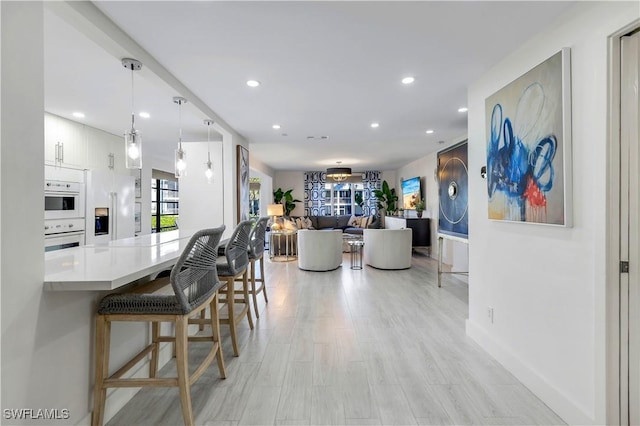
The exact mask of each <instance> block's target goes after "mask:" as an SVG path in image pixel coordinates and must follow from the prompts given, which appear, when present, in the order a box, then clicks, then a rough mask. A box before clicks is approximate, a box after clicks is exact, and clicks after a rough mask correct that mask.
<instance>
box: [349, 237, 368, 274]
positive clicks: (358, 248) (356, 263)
mask: <svg viewBox="0 0 640 426" xmlns="http://www.w3.org/2000/svg"><path fill="white" fill-rule="evenodd" d="M348 244H349V248H350V250H349V252H350V254H351V269H362V247H363V246H364V241H362V240H351V241H349V242H348Z"/></svg>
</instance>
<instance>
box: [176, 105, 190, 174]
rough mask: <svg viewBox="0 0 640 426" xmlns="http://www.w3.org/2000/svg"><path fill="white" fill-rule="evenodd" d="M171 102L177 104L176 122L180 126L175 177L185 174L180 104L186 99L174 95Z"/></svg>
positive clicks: (185, 164) (185, 162)
mask: <svg viewBox="0 0 640 426" xmlns="http://www.w3.org/2000/svg"><path fill="white" fill-rule="evenodd" d="M173 102H174V103H176V104H178V123H179V126H180V137H179V139H178V149H176V163H175V164H176V177H177V178H179V177H182V176H186V175H187V159H186V157H187V153H186V152H184V150H183V149H182V104H186V103H187V100H186V99H185V98H183V97H181V96H174V97H173Z"/></svg>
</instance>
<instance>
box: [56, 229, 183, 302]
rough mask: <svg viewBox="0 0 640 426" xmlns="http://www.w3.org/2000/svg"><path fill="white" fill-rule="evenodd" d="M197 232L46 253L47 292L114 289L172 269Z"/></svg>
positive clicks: (152, 235) (135, 238)
mask: <svg viewBox="0 0 640 426" xmlns="http://www.w3.org/2000/svg"><path fill="white" fill-rule="evenodd" d="M194 233H195V231H193V230H178V231H169V232H162V233H159V234H151V235H141V236H139V237H133V238H125V239H122V240H115V241H110V242H109V243H105V244H94V245H89V246H83V247H75V248H70V249H65V250H57V251H51V252H47V253H45V254H44V255H45V258H44V260H45V276H44V289H45V290H48V291H101V290H114V289H116V288H118V287H121V286H123V285H126V284H129V283H131V282H132V281H135V280H137V279H139V278H143V277H145V276H148V275H151V274H153V273H156V272H160V271H163V270H165V269H170V268H171V267H172V266H173V265H174V264H175V262H176V260H177V259H178V257H179V256H180V254H181V253H182V251H183V250H184V247H185V245H186V244H187V242H188V241H189V238H190V237H191V236H192V235H193V234H194Z"/></svg>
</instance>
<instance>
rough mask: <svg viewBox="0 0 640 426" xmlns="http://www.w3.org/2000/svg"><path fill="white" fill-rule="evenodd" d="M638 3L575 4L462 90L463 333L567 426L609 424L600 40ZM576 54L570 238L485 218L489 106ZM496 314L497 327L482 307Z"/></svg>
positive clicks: (633, 15)
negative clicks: (465, 139) (465, 198)
mask: <svg viewBox="0 0 640 426" xmlns="http://www.w3.org/2000/svg"><path fill="white" fill-rule="evenodd" d="M638 16H639V8H638V3H637V2H627V3H621V2H604V3H590V2H587V3H581V4H579V5H576V6H575V7H574V8H573V9H572V10H570V11H569V13H567V14H565V15H564V16H562V17H559V18H560V19H559V20H558V21H556V24H555V25H554V26H551V27H550V29H549V30H547V31H545V32H544V33H543V34H541V35H540V36H538V37H536V38H534V39H532V40H531V41H530V42H528V43H526V44H525V45H523V46H522V47H521V48H520V49H518V50H517V51H516V52H514V53H513V54H512V55H510V56H509V57H507V58H506V59H504V60H503V61H502V62H500V63H499V64H497V65H496V66H495V67H494V68H492V69H491V70H489V71H488V72H487V73H486V74H485V75H484V76H483V77H481V78H480V79H478V80H477V81H476V82H475V83H474V84H473V85H471V87H470V89H469V102H468V106H469V169H470V170H471V171H472V172H471V173H470V179H469V206H470V209H469V218H470V224H469V228H470V231H471V234H470V243H471V244H470V248H469V249H470V253H469V254H470V258H469V263H470V265H469V266H470V276H469V320H468V322H467V333H468V334H469V335H470V336H471V337H472V338H473V339H474V340H476V341H477V342H478V343H479V344H480V345H481V346H482V347H483V348H485V349H486V350H487V351H489V352H490V353H492V354H493V355H494V356H495V357H496V358H497V359H498V360H499V361H500V362H501V363H503V364H504V365H505V366H506V367H507V368H508V369H509V370H511V371H512V372H513V373H514V374H515V375H516V377H518V378H519V379H520V380H521V381H522V382H524V383H525V385H527V386H528V387H529V388H530V389H531V390H532V391H533V392H534V393H536V394H537V395H538V396H539V397H540V398H541V399H542V400H543V401H544V402H545V403H546V404H547V405H548V406H549V407H551V408H552V409H553V410H554V411H556V412H557V413H558V414H559V415H560V416H562V418H563V419H564V420H566V421H567V422H569V423H573V424H591V423H595V424H604V423H606V413H605V402H606V398H605V397H606V395H605V384H606V376H605V324H606V317H605V252H604V250H605V243H606V227H607V223H606V215H605V214H606V208H607V206H606V201H607V198H606V193H607V187H606V182H607V66H608V62H607V37H608V35H609V34H611V33H613V32H614V31H616V30H618V29H620V28H622V27H623V26H625V25H626V24H628V23H630V22H632V21H633V20H634V19H637V18H638ZM562 47H570V48H571V61H572V73H571V79H572V85H573V87H572V91H573V100H572V108H573V126H572V129H573V188H574V190H573V199H574V203H573V208H574V214H573V219H574V226H573V228H559V227H550V226H543V225H538V226H536V225H528V224H521V223H502V222H497V221H490V220H488V219H487V190H486V181H484V180H482V179H481V177H480V175H479V172H478V173H476V171H479V170H480V167H481V166H483V165H484V164H485V162H486V160H485V158H486V153H485V99H486V98H487V97H488V96H490V95H491V94H493V93H494V92H495V91H497V90H498V89H500V88H502V87H503V86H504V85H506V84H508V83H509V82H510V81H512V80H513V79H515V78H517V77H519V76H520V75H522V74H523V73H525V72H526V71H528V70H529V69H531V68H532V67H534V66H535V65H537V64H539V63H540V62H542V61H544V60H545V59H547V58H548V57H550V56H551V55H553V54H554V53H556V52H557V51H558V50H559V49H560V48H562ZM488 306H492V307H493V309H494V323H493V324H491V323H490V322H489V320H488V318H487V315H486V312H487V307H488Z"/></svg>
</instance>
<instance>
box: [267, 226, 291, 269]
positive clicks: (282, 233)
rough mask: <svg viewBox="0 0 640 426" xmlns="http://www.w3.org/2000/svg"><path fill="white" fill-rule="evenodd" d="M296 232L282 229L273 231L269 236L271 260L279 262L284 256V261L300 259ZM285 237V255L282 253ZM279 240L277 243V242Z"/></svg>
mask: <svg viewBox="0 0 640 426" xmlns="http://www.w3.org/2000/svg"><path fill="white" fill-rule="evenodd" d="M295 235H296V231H292V230H288V229H282V230H272V231H271V234H270V235H269V259H270V260H278V257H283V256H284V261H285V262H286V261H289V260H293V259H295V258H296V257H298V254H297V244H295V241H294V239H295V238H294V237H295ZM283 237H284V253H282V238H283ZM276 240H277V241H276Z"/></svg>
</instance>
